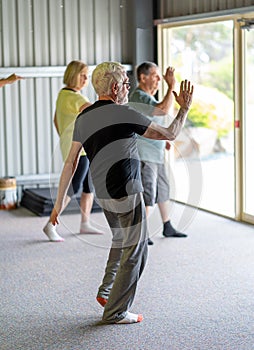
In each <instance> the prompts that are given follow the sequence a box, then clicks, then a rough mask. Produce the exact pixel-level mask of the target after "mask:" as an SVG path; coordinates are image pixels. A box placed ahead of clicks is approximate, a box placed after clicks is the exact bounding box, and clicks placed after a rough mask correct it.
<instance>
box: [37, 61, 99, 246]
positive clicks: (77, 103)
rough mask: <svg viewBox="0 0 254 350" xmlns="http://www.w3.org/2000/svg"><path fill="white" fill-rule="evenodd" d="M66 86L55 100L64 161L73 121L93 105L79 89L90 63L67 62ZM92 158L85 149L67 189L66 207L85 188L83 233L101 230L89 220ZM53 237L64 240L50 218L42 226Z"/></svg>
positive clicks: (82, 198) (83, 195)
mask: <svg viewBox="0 0 254 350" xmlns="http://www.w3.org/2000/svg"><path fill="white" fill-rule="evenodd" d="M63 83H64V84H65V87H64V88H63V89H61V90H60V91H59V94H58V97H57V101H56V111H55V117H54V124H55V127H56V130H57V132H58V134H59V136H60V147H61V152H62V157H63V160H64V161H65V160H66V158H67V156H68V154H69V150H70V148H71V143H72V134H73V129H74V123H75V120H76V118H77V116H78V114H79V113H80V112H81V111H82V110H83V109H84V108H86V107H88V106H89V105H90V102H89V100H88V99H87V98H86V97H84V96H83V95H81V93H80V91H81V90H82V89H83V88H84V87H85V86H87V85H88V67H87V65H86V64H85V63H83V62H82V61H72V62H70V63H69V64H68V66H67V68H66V70H65V73H64V78H63ZM88 168H89V161H88V159H87V157H86V154H85V152H84V151H83V153H82V154H81V156H80V158H79V163H78V167H77V171H76V172H75V175H74V176H73V179H72V184H71V186H70V188H69V190H68V192H67V197H66V201H65V205H64V208H66V206H67V205H68V204H69V202H70V200H71V197H72V196H73V195H75V194H77V193H78V191H79V189H80V186H81V185H82V186H83V191H82V195H81V199H80V209H81V224H80V233H102V232H100V231H99V230H97V229H96V228H95V227H92V226H91V224H90V223H89V217H90V213H91V209H92V205H93V199H94V195H93V192H92V191H93V189H90V188H89V185H88ZM43 231H44V233H45V234H46V235H47V236H48V238H49V240H50V241H53V242H62V241H64V239H63V238H62V237H61V236H60V235H59V234H58V233H57V231H56V227H55V226H54V225H53V224H52V223H51V222H50V221H48V222H47V224H46V226H45V227H44V228H43Z"/></svg>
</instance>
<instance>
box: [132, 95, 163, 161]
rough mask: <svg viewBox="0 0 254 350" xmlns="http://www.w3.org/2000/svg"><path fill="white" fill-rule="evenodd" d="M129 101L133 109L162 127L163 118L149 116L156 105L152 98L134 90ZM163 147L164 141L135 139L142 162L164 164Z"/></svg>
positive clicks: (156, 102)
mask: <svg viewBox="0 0 254 350" xmlns="http://www.w3.org/2000/svg"><path fill="white" fill-rule="evenodd" d="M129 101H130V102H131V103H130V105H131V106H132V107H133V108H135V109H137V110H138V111H139V112H141V113H142V114H144V115H146V117H147V118H149V119H150V120H152V121H153V122H155V123H157V124H160V125H164V118H163V116H160V117H157V116H151V114H152V112H153V111H154V107H155V106H156V105H157V104H158V101H157V100H156V99H155V97H154V96H151V95H149V94H147V93H146V92H145V91H143V90H141V89H139V88H136V89H135V90H134V91H133V92H132V93H131V95H130V96H129ZM151 107H152V108H151ZM165 146H166V141H164V140H151V139H147V138H145V137H142V136H138V139H137V147H138V153H139V157H140V159H141V160H143V161H147V162H152V163H159V164H162V163H164V152H165Z"/></svg>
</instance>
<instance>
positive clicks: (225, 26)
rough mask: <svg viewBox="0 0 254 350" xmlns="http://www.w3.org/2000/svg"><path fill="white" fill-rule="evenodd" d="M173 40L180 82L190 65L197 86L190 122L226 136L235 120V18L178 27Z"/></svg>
mask: <svg viewBox="0 0 254 350" xmlns="http://www.w3.org/2000/svg"><path fill="white" fill-rule="evenodd" d="M171 40H172V41H171V49H172V52H173V54H172V56H171V59H172V64H173V65H174V66H175V67H176V78H177V81H181V80H182V79H184V77H181V74H182V75H184V74H185V68H186V67H188V69H189V70H190V69H191V76H192V78H191V80H192V81H193V82H194V86H195V91H194V98H193V103H192V106H191V110H190V112H189V114H188V123H187V125H191V126H197V127H205V128H209V129H213V130H215V131H216V132H217V135H218V138H221V137H223V136H226V135H227V134H228V133H229V132H230V131H232V128H233V119H234V118H233V116H234V104H233V46H232V42H233V25H232V21H225V22H215V23H209V24H200V25H196V26H183V27H179V28H174V29H171Z"/></svg>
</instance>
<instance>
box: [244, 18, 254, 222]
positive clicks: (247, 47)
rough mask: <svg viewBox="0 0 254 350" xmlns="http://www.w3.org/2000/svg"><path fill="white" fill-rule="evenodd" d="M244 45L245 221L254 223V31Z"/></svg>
mask: <svg viewBox="0 0 254 350" xmlns="http://www.w3.org/2000/svg"><path fill="white" fill-rule="evenodd" d="M253 23H254V20H253ZM243 45H244V50H243V52H244V67H245V72H244V73H245V74H244V98H243V100H244V116H243V155H244V156H243V219H244V220H245V221H249V222H251V223H254V95H253V91H254V79H253V77H254V29H251V28H249V30H248V29H245V30H244V32H243Z"/></svg>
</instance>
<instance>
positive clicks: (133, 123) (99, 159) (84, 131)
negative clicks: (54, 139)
mask: <svg viewBox="0 0 254 350" xmlns="http://www.w3.org/2000/svg"><path fill="white" fill-rule="evenodd" d="M150 123H151V121H150V120H149V119H148V118H146V117H145V116H143V115H142V114H140V113H138V112H136V111H135V110H133V109H131V108H130V107H128V106H127V105H124V106H123V105H117V104H115V103H113V102H112V101H105V100H99V101H97V102H95V103H94V104H93V105H91V106H90V107H88V108H86V109H85V110H84V111H83V112H82V113H81V114H80V115H79V116H78V118H77V119H76V123H75V127H74V132H73V141H78V142H81V143H82V144H83V147H84V149H85V151H86V153H87V156H88V158H89V161H90V174H91V177H92V181H93V185H94V187H95V192H96V196H97V197H98V198H103V199H106V198H118V199H119V198H122V197H125V196H127V195H130V194H134V193H138V192H142V191H143V187H142V183H141V176H140V161H139V156H138V151H137V140H136V139H137V135H136V134H139V135H143V134H144V133H145V131H146V129H147V127H148V126H149V125H150Z"/></svg>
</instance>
